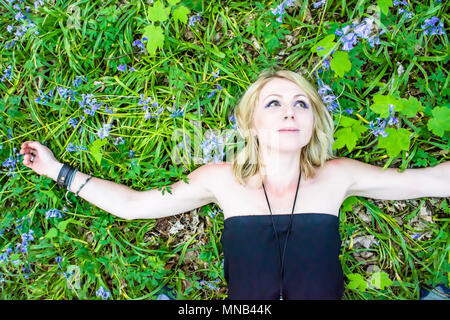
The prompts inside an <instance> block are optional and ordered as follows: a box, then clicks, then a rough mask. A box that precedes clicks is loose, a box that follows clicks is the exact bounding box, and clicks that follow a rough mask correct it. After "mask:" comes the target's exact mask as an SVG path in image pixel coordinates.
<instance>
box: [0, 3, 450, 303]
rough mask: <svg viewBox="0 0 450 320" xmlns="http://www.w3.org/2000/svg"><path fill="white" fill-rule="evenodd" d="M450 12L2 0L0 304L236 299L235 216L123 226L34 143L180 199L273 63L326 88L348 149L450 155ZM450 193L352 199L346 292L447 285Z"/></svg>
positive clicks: (412, 293)
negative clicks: (80, 193)
mask: <svg viewBox="0 0 450 320" xmlns="http://www.w3.org/2000/svg"><path fill="white" fill-rule="evenodd" d="M448 7H449V3H448V2H445V1H436V0H428V1H391V0H377V1H361V0H350V1H347V0H337V1H332V0H329V1H325V0H322V1H307V0H296V1H251V2H249V1H199V0H183V1H180V0H167V1H166V0H164V1H162V0H158V1H135V0H133V1H61V0H53V1H45V0H36V1H17V0H0V13H1V14H0V21H1V24H0V35H1V37H0V48H1V49H0V52H1V55H0V92H1V98H0V114H1V116H0V132H1V137H0V161H1V163H2V166H1V175H0V186H1V191H0V205H1V216H0V298H1V299H157V298H158V297H161V293H162V292H167V290H169V291H170V292H172V293H173V294H174V296H176V297H177V298H178V299H225V298H226V296H227V288H226V283H225V280H224V277H223V254H222V247H221V243H220V237H221V232H222V229H223V214H222V213H221V211H220V208H219V207H217V206H216V205H214V204H210V205H206V206H204V207H202V208H198V209H196V210H193V211H191V212H186V213H183V214H181V215H177V216H173V217H169V218H165V219H158V220H134V221H125V220H123V219H120V218H118V217H115V216H113V215H111V214H109V213H107V212H104V211H102V210H101V209H99V208H96V207H95V206H93V205H91V204H90V203H88V202H87V201H85V200H83V199H81V198H77V197H75V195H74V194H72V193H69V194H67V195H66V194H65V191H64V190H60V189H58V187H57V185H56V183H55V182H54V181H52V180H51V179H49V178H47V177H45V176H39V175H37V174H36V173H34V172H32V170H30V169H28V168H27V167H25V166H24V165H23V164H22V161H21V155H19V151H18V150H19V149H20V145H21V144H22V143H23V142H24V141H27V140H37V141H40V142H41V143H42V144H44V145H46V146H48V147H49V148H50V149H51V150H52V151H53V152H54V154H55V156H56V158H57V159H58V160H59V161H61V162H64V163H68V164H70V165H72V166H74V167H76V168H78V169H79V170H80V171H82V172H84V173H89V174H92V175H94V176H95V177H99V178H102V179H107V180H110V181H114V182H117V183H119V184H124V185H127V186H129V187H132V188H133V189H135V190H149V189H153V188H159V189H163V190H164V189H165V190H167V192H170V188H167V186H168V185H170V184H172V183H174V182H176V181H178V180H180V179H185V177H186V175H187V174H188V173H189V172H191V171H192V170H194V169H195V168H196V167H198V166H199V165H201V164H204V163H209V162H218V161H225V160H226V159H227V158H226V156H227V154H229V153H232V152H233V151H235V150H236V149H237V148H239V143H238V142H236V139H234V136H233V135H232V134H230V132H231V133H232V132H233V129H235V122H234V119H233V117H232V110H233V108H234V106H235V105H236V103H237V101H238V99H239V97H240V95H241V94H242V93H243V91H244V90H245V89H246V88H247V87H248V85H249V84H250V83H251V82H252V80H254V77H255V76H256V75H257V74H258V73H259V72H260V71H261V70H263V69H265V68H268V67H271V66H272V67H283V68H285V69H289V70H293V71H297V72H300V73H302V74H303V75H304V76H306V77H307V78H308V79H309V80H310V81H312V82H313V83H314V84H315V85H316V86H317V88H318V91H319V93H320V95H321V97H322V99H323V101H324V102H325V103H326V105H327V107H328V110H329V111H330V113H331V114H332V116H333V119H334V122H335V126H336V130H335V143H334V145H333V148H334V150H335V151H336V154H337V155H338V156H344V157H349V158H353V159H358V160H361V161H364V162H367V163H371V164H373V165H377V166H381V167H385V168H386V167H395V168H400V169H401V170H403V169H406V168H420V167H429V166H434V165H436V164H438V163H441V162H443V161H447V160H449V154H448V150H449V145H450V142H449V141H450V125H449V123H450V105H449V103H448V95H449V89H448V87H449V86H448V84H449V76H448V69H447V68H446V66H447V65H448V49H449V46H448V37H447V33H446V27H447V25H448V18H449V17H448V12H449V10H448V9H449V8H448ZM206 133H207V134H206ZM195 141H196V143H194V142H195ZM193 145H197V146H199V148H192V146H193ZM66 197H67V198H66ZM449 200H450V199H449V198H421V199H412V200H404V201H380V200H375V199H366V198H362V197H350V198H347V199H346V200H345V202H344V203H343V205H342V207H341V210H340V233H341V238H342V252H341V256H340V258H341V262H342V266H343V271H344V279H345V292H344V299H368V300H372V299H418V298H419V289H420V287H422V286H424V285H430V286H434V285H436V284H439V283H444V284H446V285H447V286H449V285H450V275H449V269H450V252H449V243H450V242H449V239H450V237H449V232H450V231H449V230H450V229H449V221H450V219H449V213H450V208H449Z"/></svg>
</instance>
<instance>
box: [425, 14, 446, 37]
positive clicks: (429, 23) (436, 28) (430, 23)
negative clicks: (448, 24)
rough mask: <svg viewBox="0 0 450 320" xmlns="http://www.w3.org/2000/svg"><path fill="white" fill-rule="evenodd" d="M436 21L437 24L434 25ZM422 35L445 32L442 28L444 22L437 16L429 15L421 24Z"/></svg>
mask: <svg viewBox="0 0 450 320" xmlns="http://www.w3.org/2000/svg"><path fill="white" fill-rule="evenodd" d="M436 23H437V25H436ZM421 28H422V30H424V31H423V34H424V35H430V36H432V35H435V34H436V35H439V34H445V32H444V30H443V28H444V23H443V22H442V21H441V20H439V18H438V17H435V16H433V17H431V18H429V19H426V20H425V23H424V24H423V25H422V26H421Z"/></svg>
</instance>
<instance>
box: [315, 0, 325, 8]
mask: <svg viewBox="0 0 450 320" xmlns="http://www.w3.org/2000/svg"><path fill="white" fill-rule="evenodd" d="M326 3H327V0H321V1H318V2H314V3H313V6H314V9H317V8H318V7H320V6H321V5H323V4H326Z"/></svg>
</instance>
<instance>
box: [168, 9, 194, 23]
mask: <svg viewBox="0 0 450 320" xmlns="http://www.w3.org/2000/svg"><path fill="white" fill-rule="evenodd" d="M190 12H191V10H189V9H188V8H186V7H184V6H180V7H178V8H176V9H175V10H174V11H173V13H172V17H173V20H174V21H181V22H183V23H187V21H188V14H189V13H190Z"/></svg>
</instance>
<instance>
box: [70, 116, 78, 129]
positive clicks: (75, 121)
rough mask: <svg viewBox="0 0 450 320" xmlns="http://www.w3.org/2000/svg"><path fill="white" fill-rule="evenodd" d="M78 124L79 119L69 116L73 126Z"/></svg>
mask: <svg viewBox="0 0 450 320" xmlns="http://www.w3.org/2000/svg"><path fill="white" fill-rule="evenodd" d="M77 124H78V121H77V120H76V119H74V118H72V117H70V118H69V125H71V126H72V127H73V128H76V127H77Z"/></svg>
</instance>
